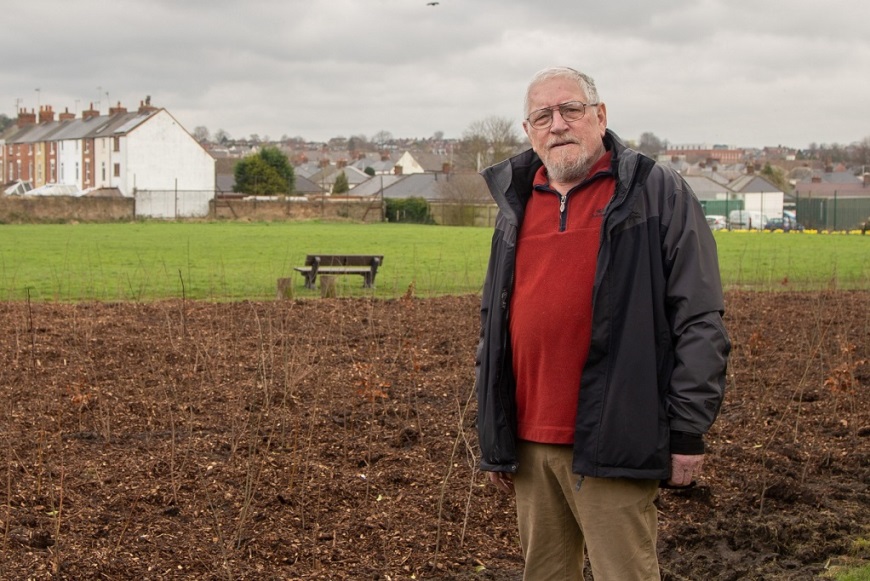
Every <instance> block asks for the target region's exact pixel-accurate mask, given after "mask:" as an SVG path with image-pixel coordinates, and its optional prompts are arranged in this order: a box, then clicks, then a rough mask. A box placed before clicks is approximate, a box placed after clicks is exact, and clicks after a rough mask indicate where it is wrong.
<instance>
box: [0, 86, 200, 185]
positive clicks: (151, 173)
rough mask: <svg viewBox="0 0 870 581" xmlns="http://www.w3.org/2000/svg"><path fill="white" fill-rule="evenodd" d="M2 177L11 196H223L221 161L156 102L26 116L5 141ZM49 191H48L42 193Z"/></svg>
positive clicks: (45, 110) (44, 110) (0, 153)
mask: <svg viewBox="0 0 870 581" xmlns="http://www.w3.org/2000/svg"><path fill="white" fill-rule="evenodd" d="M0 175H2V176H3V181H4V182H5V183H6V184H10V185H7V190H10V188H11V193H16V192H17V193H22V192H20V191H19V190H22V189H23V190H25V191H30V190H36V191H35V192H31V193H46V194H51V193H59V194H67V193H68V192H70V191H76V192H77V193H79V194H81V193H84V194H91V195H120V196H132V195H133V193H134V192H135V191H136V190H187V191H211V192H213V191H214V190H215V160H214V158H213V157H212V156H211V155H210V154H209V153H208V152H207V151H206V150H205V149H204V148H203V147H202V146H201V145H200V144H199V143H198V142H197V141H196V140H195V139H193V137H191V135H190V134H189V133H188V132H187V131H186V130H185V129H184V128H183V127H182V126H181V124H180V123H178V121H176V119H175V118H174V117H172V115H170V114H169V112H168V111H166V109H163V108H158V107H154V106H152V105H151V102H150V97H149V98H146V99H145V100H144V101H142V102H140V104H139V107H138V109H136V110H135V111H128V110H127V109H126V108H125V107H122V106H121V104H120V103H118V105H117V106H115V107H112V108H110V109H109V111H108V113H107V114H101V113H100V112H99V111H98V110H95V109H94V108H93V105H91V106H90V108H89V109H87V110H85V111H82V113H81V115H79V116H77V115H76V114H74V113H70V112H69V110H68V109H67V110H65V111H64V112H62V113H59V114H58V115H57V116H55V111H54V110H53V108H52V107H51V106H50V105H45V106H40V108H39V112H38V113H37V112H36V111H34V110H32V109H31V110H30V111H27V110H25V109H22V110H20V111H19V112H18V119H17V122H16V124H15V125H14V126H13V127H11V128H10V129H8V130H7V131H6V132H5V133H4V134H3V135H2V136H0ZM41 189H44V190H45V191H40V190H41Z"/></svg>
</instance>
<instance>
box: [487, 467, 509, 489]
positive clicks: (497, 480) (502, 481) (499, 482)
mask: <svg viewBox="0 0 870 581" xmlns="http://www.w3.org/2000/svg"><path fill="white" fill-rule="evenodd" d="M488 474H489V481H490V482H492V483H493V484H494V485H495V487H496V488H498V489H499V490H501V491H502V492H506V493H508V494H512V493H513V491H514V475H513V474H511V473H510V472H489V473H488Z"/></svg>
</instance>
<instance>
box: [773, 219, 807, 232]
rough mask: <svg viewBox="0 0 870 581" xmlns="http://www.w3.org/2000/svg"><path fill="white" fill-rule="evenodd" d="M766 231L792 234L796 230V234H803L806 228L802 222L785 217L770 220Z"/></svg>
mask: <svg viewBox="0 0 870 581" xmlns="http://www.w3.org/2000/svg"><path fill="white" fill-rule="evenodd" d="M764 229H765V230H782V231H783V232H790V231H792V230H794V231H795V232H803V231H804V226H803V224H801V223H800V222H796V221H795V220H793V219H791V218H789V217H788V216H783V217H782V218H771V219H770V220H768V221H767V224H765V225H764Z"/></svg>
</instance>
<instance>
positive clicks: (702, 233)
mask: <svg viewBox="0 0 870 581" xmlns="http://www.w3.org/2000/svg"><path fill="white" fill-rule="evenodd" d="M525 114H526V118H525V121H524V122H523V128H524V129H525V132H526V134H527V135H528V137H529V140H530V142H531V144H532V149H531V150H529V151H526V152H525V153H522V154H520V155H518V156H516V157H514V158H512V159H509V160H507V161H504V162H502V163H500V164H497V165H495V166H493V167H490V168H487V169H486V170H484V171H483V176H484V178H485V179H486V182H487V184H488V186H489V189H490V192H491V194H492V196H493V198H494V199H495V201H496V202H497V204H498V206H499V213H498V217H497V219H496V226H495V233H494V235H493V238H492V249H491V256H490V261H489V267H488V271H487V276H486V282H485V286H484V290H483V297H482V304H481V330H480V344H479V346H478V350H477V359H476V376H477V377H476V381H477V395H478V432H479V439H480V448H481V469H482V470H484V471H488V472H489V477H490V480H491V481H492V482H493V483H494V484H495V486H496V487H497V488H499V489H500V490H503V491H505V492H514V493H515V494H516V503H517V520H518V523H519V532H520V541H521V544H522V547H523V555H524V558H525V578H526V579H535V580H538V579H554V580H556V579H558V580H560V581H563V580H571V579H577V580H581V579H583V563H584V552H585V553H586V554H588V556H589V561H590V563H591V567H592V573H593V576H594V577H595V579H596V581H608V580H614V581H628V580H632V579H644V580H649V579H659V569H658V561H657V557H656V527H657V519H656V507H655V505H654V504H653V501H654V499H655V497H656V494H657V491H658V488H659V486H660V485H662V484H663V485H665V486H675V487H676V486H690V485H692V484H693V483H694V482H695V480H696V479H697V478H698V476H699V475H700V473H701V467H702V464H703V461H704V440H703V435H704V434H705V433H706V432H707V431H708V429H709V428H710V426H711V424H712V423H713V421H714V420H715V418H716V416H717V414H718V412H719V407H720V404H721V402H722V398H723V394H724V387H725V368H726V363H727V358H728V354H729V352H730V348H731V344H730V341H729V338H728V335H727V333H726V331H725V328H724V325H723V323H722V313H723V311H724V302H723V297H722V287H721V282H720V278H719V266H718V260H717V256H716V245H715V241H714V239H713V237H712V233H711V232H710V228H709V227H707V223H706V220H705V218H704V213H703V211H702V209H701V206H700V205H699V204H698V201H697V200H696V198H695V196H694V194H693V193H692V191H691V189H690V188H689V186H688V185H687V184H686V183H685V181H684V180H683V179H682V178H681V177H680V176H679V175H678V174H677V173H675V172H673V171H671V170H669V169H667V168H665V167H663V166H661V165H657V164H656V163H655V162H654V161H653V160H652V159H649V158H647V157H645V156H643V155H642V154H640V153H637V152H635V151H632V150H630V149H628V148H626V147H625V145H623V143H622V142H621V141H620V140H619V138H618V137H617V136H616V135H615V134H614V133H612V132H611V131H610V130H608V129H607V108H606V106H605V104H604V103H603V102H602V101H601V100H600V98H599V96H598V92H597V89H596V87H595V83H594V81H593V80H592V79H591V78H590V77H588V76H587V75H585V74H583V73H580V72H578V71H575V70H573V69H570V68H564V67H559V68H551V69H546V70H544V71H541V72H540V73H538V74H537V75H536V76H535V77H534V78H533V79H532V81H531V82H530V84H529V86H528V91H527V94H526V102H525Z"/></svg>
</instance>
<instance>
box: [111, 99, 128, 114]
mask: <svg viewBox="0 0 870 581" xmlns="http://www.w3.org/2000/svg"><path fill="white" fill-rule="evenodd" d="M126 112H127V108H126V107H121V102H120V101H118V105H117V106H115V107H109V115H117V114H118V113H126Z"/></svg>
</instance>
